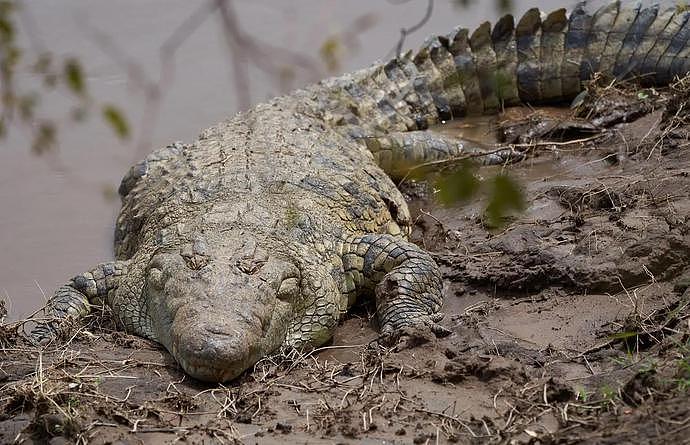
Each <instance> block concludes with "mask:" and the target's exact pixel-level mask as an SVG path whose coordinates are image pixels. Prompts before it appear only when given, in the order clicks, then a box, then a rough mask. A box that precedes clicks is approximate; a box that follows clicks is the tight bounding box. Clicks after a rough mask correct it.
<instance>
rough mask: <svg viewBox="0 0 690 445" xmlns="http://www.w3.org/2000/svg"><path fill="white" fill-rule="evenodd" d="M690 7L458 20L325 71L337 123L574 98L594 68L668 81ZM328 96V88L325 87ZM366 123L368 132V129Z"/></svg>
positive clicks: (687, 56) (688, 54) (686, 53)
mask: <svg viewBox="0 0 690 445" xmlns="http://www.w3.org/2000/svg"><path fill="white" fill-rule="evenodd" d="M689 39H690V10H688V9H687V8H679V7H671V8H667V9H660V7H659V6H658V5H651V6H648V7H644V8H643V7H642V6H641V5H640V3H634V4H630V5H621V2H620V1H614V2H611V3H608V4H606V5H604V6H603V7H601V8H599V9H598V10H596V11H593V12H591V11H588V10H587V8H586V5H585V2H581V3H579V4H578V5H577V6H576V7H575V8H574V9H573V10H572V11H571V12H570V13H566V11H565V9H559V10H556V11H554V12H551V13H550V14H544V13H542V12H541V11H539V10H538V9H536V8H535V9H530V10H529V11H527V12H526V13H525V14H524V15H523V16H522V18H520V20H519V21H517V23H516V22H515V20H514V18H513V17H512V16H510V15H507V16H505V17H503V18H501V19H500V20H499V21H498V22H497V23H496V25H495V26H493V28H492V27H491V25H490V24H489V23H488V22H486V23H483V24H482V25H480V26H479V27H478V28H477V29H476V30H475V31H474V32H470V31H469V30H467V29H465V28H456V29H454V30H453V31H451V32H450V33H449V34H447V35H445V36H435V37H431V38H429V39H427V40H426V42H425V43H424V44H423V45H422V47H421V48H420V49H419V51H417V52H416V53H414V54H412V53H408V54H406V55H404V56H400V57H398V58H395V59H393V60H391V61H389V62H387V63H385V64H378V65H374V66H372V67H370V68H368V69H366V70H362V71H360V72H357V73H354V74H351V75H346V76H343V77H340V78H336V79H331V80H329V81H326V82H327V84H328V85H330V86H331V87H336V88H337V89H338V90H339V91H340V92H341V93H342V95H341V97H338V98H337V100H335V101H334V102H333V103H332V104H331V111H333V109H334V108H333V107H339V109H340V112H337V113H335V114H334V116H335V117H336V118H337V119H339V120H340V121H341V122H340V123H349V124H353V125H352V126H351V127H352V128H358V129H360V130H361V129H365V130H366V131H368V130H372V129H373V130H382V131H391V130H399V131H406V130H423V129H426V128H427V127H428V126H429V125H431V124H434V123H437V122H439V121H445V120H449V119H452V118H457V117H461V116H465V115H468V114H491V113H495V112H496V111H497V110H499V109H501V108H502V107H505V106H508V105H516V104H520V103H528V104H545V103H554V102H563V101H567V100H570V99H572V98H574V97H575V96H576V95H577V94H578V93H579V92H580V91H581V90H582V87H583V83H584V82H585V81H587V80H588V79H590V78H591V77H592V76H593V74H594V73H601V74H603V75H604V76H607V77H609V78H611V79H614V78H617V79H631V78H635V79H637V80H639V82H640V83H642V84H645V85H666V84H668V83H669V82H671V81H672V80H673V78H674V77H676V76H682V75H685V74H686V73H687V72H689V71H690V41H689ZM330 96H331V97H332V95H330ZM366 131H365V132H366Z"/></svg>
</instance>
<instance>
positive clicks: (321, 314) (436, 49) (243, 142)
mask: <svg viewBox="0 0 690 445" xmlns="http://www.w3.org/2000/svg"><path fill="white" fill-rule="evenodd" d="M688 17H690V16H689V15H688V13H687V12H683V11H681V10H676V9H669V10H665V11H659V9H658V7H657V6H652V7H650V8H640V7H639V6H638V5H633V6H621V5H620V3H619V2H613V3H611V4H610V5H607V6H605V7H603V8H601V9H600V10H599V11H597V12H596V13H594V14H591V13H588V12H587V11H586V10H585V9H584V7H583V5H578V6H577V7H576V9H575V10H574V11H573V12H572V13H571V14H570V15H566V14H565V12H564V11H563V10H558V11H555V12H553V13H552V14H550V15H548V16H547V17H546V18H545V19H544V20H542V16H541V13H540V12H539V11H538V10H536V9H534V10H530V11H528V12H527V13H526V14H525V16H524V17H523V18H522V19H521V20H520V21H519V22H518V24H517V26H516V25H515V24H514V20H513V18H512V17H510V16H506V17H504V18H503V19H501V20H500V21H499V22H498V24H497V26H496V27H494V29H493V30H491V27H490V25H488V24H484V25H482V26H480V27H479V28H478V29H477V30H476V31H475V32H474V33H472V34H470V33H469V31H468V30H466V29H455V30H454V31H453V32H451V33H450V34H449V35H448V36H441V37H434V38H431V39H429V40H428V41H427V43H425V45H424V46H423V48H422V49H421V50H420V51H419V52H418V53H417V54H416V55H410V54H408V55H406V56H403V57H401V58H399V59H394V60H392V61H389V62H387V63H385V64H380V65H374V66H372V67H370V68H367V69H365V70H361V71H358V72H356V73H353V74H346V75H343V76H341V77H338V78H333V79H328V80H325V81H323V82H321V83H319V84H317V85H312V86H310V87H307V88H305V89H303V90H299V91H296V92H294V93H293V94H291V95H289V96H284V97H279V98H276V99H273V100H271V101H270V102H268V103H265V104H261V105H259V106H257V107H256V108H254V109H253V110H250V111H248V112H246V113H241V114H238V115H237V116H235V117H233V118H231V119H229V120H228V121H226V122H222V123H220V124H218V125H216V126H214V127H212V128H210V129H208V130H206V131H204V132H203V134H202V135H201V136H200V137H199V139H198V140H197V141H196V142H195V143H193V144H190V145H171V146H168V147H165V148H163V149H160V150H157V151H155V152H153V153H152V154H151V155H149V156H148V157H147V158H146V159H145V160H144V161H142V162H141V163H139V164H137V165H136V166H134V167H132V169H131V170H130V172H129V173H128V174H127V175H126V176H125V178H124V179H123V181H122V185H121V187H120V195H121V197H122V211H121V213H120V216H119V217H118V220H117V227H116V235H115V253H116V258H117V260H116V261H114V262H111V263H105V264H102V265H99V266H97V267H96V268H95V269H94V270H92V271H89V272H87V273H84V274H81V275H78V276H77V277H75V278H73V279H72V280H71V281H70V282H68V283H67V284H66V285H65V286H63V287H61V288H60V289H59V290H58V291H57V292H56V295H55V297H53V299H51V301H49V303H48V305H47V308H46V315H47V316H49V317H56V318H57V320H55V321H49V322H46V323H42V324H39V326H37V328H36V329H35V331H34V332H33V337H34V338H35V339H36V340H38V341H47V340H49V339H50V338H51V337H52V336H54V335H55V334H56V333H57V332H59V331H63V330H66V329H67V327H68V326H69V325H70V324H69V323H65V322H64V321H65V319H67V318H79V317H81V316H83V315H85V314H86V313H88V311H89V309H90V305H91V304H97V303H106V304H107V305H109V306H110V307H111V308H112V310H113V312H114V314H115V315H116V317H117V318H118V320H119V321H120V323H121V324H122V326H123V327H124V329H125V330H127V331H128V332H132V333H136V334H139V335H142V336H144V337H147V338H150V339H153V340H156V341H158V342H160V343H161V344H163V345H164V346H165V347H166V348H167V349H168V351H170V353H171V354H172V355H173V357H174V358H175V359H176V360H177V361H178V362H179V363H180V365H181V366H182V367H183V368H184V370H185V371H186V372H187V373H189V374H190V375H191V376H193V377H195V378H197V379H201V380H207V381H226V380H230V379H233V378H235V377H236V376H238V375H239V374H240V373H242V372H243V371H244V370H246V369H248V368H250V367H251V366H252V365H253V364H254V363H256V361H257V360H259V359H260V358H261V357H262V356H265V355H267V354H270V353H271V352H273V351H276V350H277V349H279V348H280V347H298V348H301V347H313V346H318V345H320V344H323V343H324V342H326V341H328V340H329V339H330V338H331V336H332V334H333V330H334V329H335V327H336V325H337V323H338V321H339V320H340V318H341V317H342V315H343V313H344V312H345V311H346V310H347V309H348V308H349V307H350V306H351V305H352V304H353V303H354V301H355V300H356V298H357V297H358V296H360V295H363V294H364V295H366V294H373V295H374V296H375V298H376V307H377V313H378V318H379V323H380V325H381V330H382V334H383V336H384V337H386V338H392V339H395V338H397V337H398V336H399V335H401V333H402V332H406V328H408V327H410V326H415V327H421V328H423V329H428V330H430V331H431V332H433V333H435V334H437V335H444V334H448V333H449V331H448V330H446V329H445V328H443V327H441V326H440V325H438V324H437V323H438V321H439V320H440V317H441V316H440V314H439V310H440V308H441V304H442V297H441V292H442V281H441V275H440V272H439V270H438V267H437V266H436V264H435V263H434V262H433V260H432V259H431V257H430V256H429V254H427V253H426V252H424V251H423V250H421V249H420V248H419V247H417V246H415V245H414V244H411V243H409V242H407V241H406V240H405V237H406V235H407V234H409V232H410V215H409V211H408V209H407V206H406V204H405V201H404V199H403V197H402V195H401V194H400V192H399V191H398V190H397V189H396V188H395V186H394V184H393V182H392V181H391V179H390V177H389V176H388V175H387V174H386V173H384V169H385V170H386V172H388V173H389V174H392V175H395V174H400V167H401V166H402V167H409V166H411V165H414V164H418V163H421V162H427V161H430V160H438V159H444V158H448V157H452V156H456V155H458V154H461V153H463V152H465V151H466V148H465V147H463V144H462V143H461V142H459V141H457V140H452V139H449V138H447V137H444V136H439V135H433V134H430V133H428V132H425V131H424V130H426V129H427V128H428V127H429V126H430V125H433V124H435V123H437V122H440V121H443V120H447V119H451V118H454V117H459V116H463V115H465V114H473V113H493V112H495V111H496V110H497V109H500V108H501V107H503V106H508V105H513V104H517V103H520V102H527V103H533V104H539V103H550V102H558V101H563V100H567V99H570V98H572V97H574V96H575V95H576V94H577V93H578V92H579V91H580V90H581V84H582V81H584V80H587V79H588V78H589V77H590V76H591V75H592V73H593V72H594V71H596V70H599V69H601V70H603V71H604V75H609V76H612V75H617V76H620V77H630V76H641V78H642V80H643V82H646V83H648V84H659V83H665V82H668V80H670V79H671V78H672V77H673V76H674V75H678V74H682V73H684V72H686V71H687V70H688V68H689V63H688V60H687V59H688V55H690V51H688V50H687V48H686V47H687V45H686V43H687V41H688V38H689V37H690V21H689V20H688ZM372 153H373V154H372ZM507 155H510V154H509V153H508V154H507ZM377 162H378V164H377Z"/></svg>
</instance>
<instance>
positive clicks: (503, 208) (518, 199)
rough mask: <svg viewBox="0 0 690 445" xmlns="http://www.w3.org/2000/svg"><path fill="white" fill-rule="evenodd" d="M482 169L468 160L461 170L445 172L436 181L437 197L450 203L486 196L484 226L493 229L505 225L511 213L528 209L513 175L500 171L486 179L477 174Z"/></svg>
mask: <svg viewBox="0 0 690 445" xmlns="http://www.w3.org/2000/svg"><path fill="white" fill-rule="evenodd" d="M478 168H479V166H478V165H476V164H474V163H472V162H470V161H468V160H466V161H463V162H462V164H461V166H460V168H458V169H457V170H454V171H453V172H450V173H443V174H441V176H440V177H439V179H437V181H436V183H435V189H436V190H437V192H436V197H437V199H438V200H439V201H440V202H441V204H443V205H446V206H450V205H454V204H456V203H458V202H459V203H463V202H467V201H469V200H471V199H474V198H476V197H477V196H483V197H485V198H486V206H485V208H484V218H483V222H484V225H485V226H486V227H487V228H490V229H495V228H501V227H503V226H504V225H505V224H506V222H507V217H508V216H510V215H512V214H514V213H516V212H521V211H523V210H524V209H525V206H526V205H525V197H524V194H523V192H522V189H521V187H520V185H519V184H518V183H517V182H516V181H515V180H514V179H512V178H511V177H510V176H508V175H505V174H503V173H499V174H497V175H496V176H493V177H491V178H489V179H487V180H482V179H480V178H479V177H478V176H477V175H476V172H477V169H478Z"/></svg>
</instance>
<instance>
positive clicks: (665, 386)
mask: <svg viewBox="0 0 690 445" xmlns="http://www.w3.org/2000/svg"><path fill="white" fill-rule="evenodd" d="M686 83H687V81H686V82H680V83H679V84H677V85H676V86H675V87H674V88H673V89H672V90H671V91H669V92H658V91H655V90H640V89H639V88H618V87H606V88H603V87H601V88H597V87H594V86H593V87H592V88H591V91H590V96H589V97H588V98H586V99H585V101H584V103H582V104H580V106H579V107H578V108H577V109H575V110H570V109H560V110H555V109H550V108H544V109H537V110H534V109H523V110H518V111H509V112H506V113H505V114H503V115H502V116H500V117H499V118H496V119H493V120H491V119H490V120H486V119H485V120H484V121H483V122H484V124H482V125H480V126H477V124H476V123H472V121H464V122H461V123H452V124H450V125H448V126H446V127H445V128H444V129H442V130H441V131H442V132H444V133H446V134H447V133H448V132H450V133H451V134H455V135H464V137H467V138H470V136H468V134H469V133H470V132H468V131H467V129H468V128H471V129H473V131H474V136H473V137H475V138H477V137H481V138H482V140H483V141H486V140H489V139H491V138H493V137H495V135H498V138H497V139H496V144H498V145H503V146H507V145H508V144H510V146H511V147H512V148H514V149H517V150H519V151H521V152H524V153H525V154H527V155H528V157H527V159H525V160H523V161H522V162H518V163H515V164H512V165H502V166H498V167H497V166H493V167H482V168H481V169H479V170H478V171H476V173H475V174H476V175H477V176H478V177H480V179H481V178H486V179H489V178H492V177H493V176H494V175H495V174H496V173H502V172H507V173H508V174H509V175H510V176H511V177H512V178H514V179H516V180H517V181H518V182H519V183H520V184H521V186H522V188H523V189H524V196H525V200H526V208H525V210H524V211H523V212H521V213H517V214H514V215H513V216H510V217H509V218H507V219H506V221H505V225H503V226H500V227H498V228H496V227H493V228H492V227H488V226H489V224H487V220H486V218H485V217H484V215H485V213H484V211H483V205H484V204H485V203H486V202H485V201H486V200H485V199H484V200H482V199H480V200H478V201H477V200H475V201H471V202H469V203H456V204H454V205H452V206H442V205H440V204H437V203H436V200H435V199H434V194H435V192H436V190H435V187H434V184H435V177H434V176H433V175H432V176H431V177H428V178H427V180H425V181H412V180H409V178H408V180H406V181H404V182H403V183H402V184H401V188H402V190H403V191H404V192H405V193H406V195H407V196H408V197H409V200H410V204H411V207H412V209H413V211H414V213H415V215H417V219H416V224H415V232H414V234H413V239H414V240H415V241H416V242H418V243H419V244H420V245H422V246H424V247H425V248H427V249H428V250H430V251H431V252H433V254H434V256H435V258H436V260H437V261H438V263H439V264H440V265H441V267H442V269H443V273H444V277H445V282H446V286H445V294H446V295H445V298H446V303H445V309H444V312H445V313H446V317H445V320H444V322H443V324H444V325H445V326H446V327H448V328H450V329H452V331H453V335H451V336H449V337H446V338H442V339H433V338H423V337H421V338H418V339H417V340H418V342H419V344H418V345H417V346H416V347H414V348H412V349H405V350H402V351H394V350H390V349H386V348H383V347H382V346H379V345H378V343H377V342H376V340H377V333H376V327H375V324H374V321H373V317H372V315H371V314H370V311H369V310H368V306H367V305H362V306H361V307H358V308H356V310H354V311H353V312H352V314H351V315H350V316H349V317H348V318H347V319H346V320H345V321H344V322H343V323H342V325H341V326H339V328H338V330H337V332H336V335H335V338H334V340H333V343H332V344H331V345H329V346H327V347H323V348H320V349H318V350H316V351H312V352H308V353H301V354H300V353H297V352H294V353H292V355H283V356H276V357H270V358H266V359H265V360H263V361H261V362H260V363H258V364H257V365H256V367H255V369H254V371H253V372H248V373H245V374H244V375H243V376H242V377H241V378H239V379H238V380H237V381H234V382H231V383H228V384H226V385H207V384H202V383H199V382H196V381H192V380H190V379H189V378H186V377H185V375H184V374H183V373H182V372H181V371H180V369H179V367H178V366H177V365H176V364H175V362H173V361H172V359H171V358H170V357H169V356H168V354H167V353H166V352H165V351H164V350H163V349H161V348H160V347H159V346H158V345H156V344H154V343H152V342H149V341H146V340H142V339H140V338H137V337H133V336H130V335H125V334H123V333H121V332H118V331H116V330H114V329H112V325H111V323H109V322H108V321H107V320H108V318H107V314H106V317H104V318H103V317H94V319H93V320H92V321H91V323H90V324H88V325H87V326H86V327H85V328H83V329H80V330H79V331H78V332H77V333H76V334H75V335H74V336H73V337H72V338H71V339H70V341H69V342H68V344H67V345H66V346H65V345H61V346H52V347H49V348H47V349H45V350H42V351H41V350H38V349H37V348H35V347H32V346H30V345H27V344H25V343H24V342H22V340H21V338H17V336H16V335H15V331H16V330H17V328H19V327H20V323H13V324H7V325H4V326H0V342H1V344H2V347H3V349H2V350H1V351H0V442H1V443H25V444H28V443H51V444H61V443H75V442H76V443H95V444H106V443H111V444H123V443H154V444H159V443H175V442H188V443H199V444H201V443H204V444H207V443H261V444H263V443H266V444H272V443H281V444H284V443H364V444H368V443H371V444H373V443H377V444H379V443H406V444H407V443H414V444H435V443H505V444H512V443H531V444H569V443H596V444H605V443H610V444H614V443H615V444H619V443H690V397H689V395H690V394H689V391H690V291H688V290H687V288H688V284H690V233H689V229H688V218H689V217H690V179H689V178H688V175H689V174H690V150H688V147H689V146H690V126H688V123H690V115H686V111H685V108H686V107H687V104H686V100H687V98H688V90H689V88H688V87H687V85H686ZM576 114H577V115H578V116H579V117H573V116H575V115H576ZM486 122H488V123H489V125H486ZM487 131H488V132H489V133H487V134H482V132H487ZM477 135H478V136H477ZM446 167H448V165H436V164H435V165H434V166H433V169H434V170H444V169H445V168H446ZM438 174H440V175H443V174H446V172H445V171H441V172H440V173H438Z"/></svg>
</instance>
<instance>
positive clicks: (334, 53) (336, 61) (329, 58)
mask: <svg viewBox="0 0 690 445" xmlns="http://www.w3.org/2000/svg"><path fill="white" fill-rule="evenodd" d="M342 52H343V47H342V42H341V39H339V38H338V37H335V36H334V37H329V38H327V39H326V40H325V41H324V42H323V43H322V44H321V48H319V56H320V57H321V60H322V61H323V62H324V64H325V65H326V69H327V70H328V71H329V72H330V73H335V72H338V71H340V59H341V57H342Z"/></svg>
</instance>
